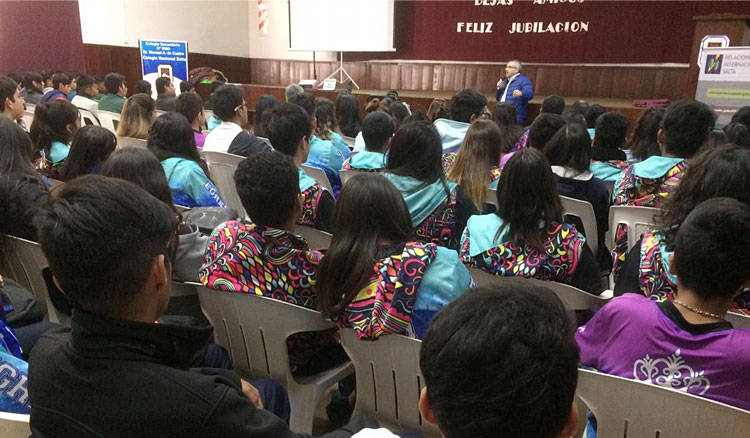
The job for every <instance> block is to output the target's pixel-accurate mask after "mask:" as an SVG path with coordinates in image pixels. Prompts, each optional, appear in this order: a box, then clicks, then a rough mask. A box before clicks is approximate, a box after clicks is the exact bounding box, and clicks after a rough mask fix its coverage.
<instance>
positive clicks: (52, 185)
mask: <svg viewBox="0 0 750 438" xmlns="http://www.w3.org/2000/svg"><path fill="white" fill-rule="evenodd" d="M48 179H49V190H50V191H53V190H59V188H60V187H62V186H63V184H65V182H63V181H60V180H59V179H54V178H48Z"/></svg>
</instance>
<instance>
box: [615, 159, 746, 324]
mask: <svg viewBox="0 0 750 438" xmlns="http://www.w3.org/2000/svg"><path fill="white" fill-rule="evenodd" d="M747 187H750V151H749V150H747V149H746V148H743V147H740V146H737V145H726V146H721V147H718V148H716V149H712V150H706V151H704V152H702V153H700V154H699V155H698V156H697V157H696V158H695V159H694V160H693V161H692V162H691V163H690V167H689V168H688V170H687V172H686V173H685V176H684V177H683V178H682V180H681V181H680V185H679V186H677V188H676V189H675V191H674V193H672V194H671V195H670V196H669V197H668V198H667V199H666V201H664V203H663V204H662V206H661V213H660V214H658V215H656V218H655V219H656V226H655V228H654V230H652V231H650V232H647V233H645V234H644V235H643V237H642V239H640V241H638V242H637V243H636V244H635V245H634V246H633V248H632V249H631V250H630V252H629V253H628V255H627V258H626V259H625V262H624V264H623V265H622V269H621V270H620V273H619V275H618V276H617V282H616V283H615V295H622V294H623V293H628V292H631V293H638V294H642V295H645V296H648V297H651V298H653V299H655V300H657V301H663V300H672V299H674V298H675V296H676V295H677V279H676V278H675V276H674V273H672V272H671V269H670V263H669V261H670V257H671V255H672V251H673V250H674V243H675V236H676V234H677V231H678V230H679V228H680V224H682V223H683V222H684V221H685V218H686V217H687V215H688V214H690V212H691V211H693V210H694V209H695V208H696V207H697V206H698V204H700V203H701V202H703V201H706V200H708V199H712V198H718V197H726V198H732V199H737V200H738V201H740V202H743V203H745V204H747V205H750V193H749V192H748V191H747ZM706 260H707V263H709V264H710V265H711V266H713V264H714V263H713V261H711V258H710V257H709V258H708V259H706ZM735 308H736V310H738V311H740V312H743V313H747V314H750V295H748V294H742V295H740V296H739V297H738V299H737V302H736V303H735Z"/></svg>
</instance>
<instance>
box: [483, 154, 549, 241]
mask: <svg viewBox="0 0 750 438" xmlns="http://www.w3.org/2000/svg"><path fill="white" fill-rule="evenodd" d="M497 187H498V189H497V215H498V216H500V218H501V219H502V220H503V222H504V223H503V225H502V226H501V227H500V229H498V230H497V235H496V238H497V237H498V236H499V235H500V234H501V233H502V232H503V231H504V230H506V229H507V230H509V231H510V240H511V242H513V243H515V244H517V245H529V246H531V247H532V248H534V249H536V250H539V251H542V250H543V249H544V246H545V242H544V239H543V237H544V236H545V235H546V233H545V230H544V229H542V230H540V229H539V221H540V220H541V221H542V222H544V224H545V225H546V226H549V224H550V222H562V205H561V204H560V195H559V194H558V192H557V183H556V182H555V177H554V176H553V175H552V169H550V165H549V162H548V161H547V159H546V158H544V155H542V153H541V152H539V151H538V150H536V149H533V148H526V149H522V150H520V151H518V152H516V153H515V154H513V156H512V157H511V158H510V160H508V163H507V164H506V165H505V168H503V173H502V174H501V175H500V181H499V183H498V185H497Z"/></svg>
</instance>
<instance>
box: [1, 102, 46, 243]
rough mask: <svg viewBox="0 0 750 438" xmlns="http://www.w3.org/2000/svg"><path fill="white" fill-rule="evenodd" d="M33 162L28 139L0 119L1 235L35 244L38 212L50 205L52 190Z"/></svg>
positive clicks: (15, 127)
mask: <svg viewBox="0 0 750 438" xmlns="http://www.w3.org/2000/svg"><path fill="white" fill-rule="evenodd" d="M31 162H32V146H31V140H30V139H29V136H28V135H26V133H25V132H24V130H23V129H22V128H21V127H20V126H18V125H17V124H16V123H14V122H13V121H12V120H10V119H7V118H5V117H0V232H2V233H5V234H10V235H12V236H17V237H21V238H24V239H28V240H34V241H35V240H36V239H37V233H36V229H35V228H34V221H33V219H34V216H35V211H36V209H37V208H38V207H39V206H41V205H44V204H46V203H47V200H48V197H49V190H48V189H47V184H45V182H44V181H43V180H42V177H41V176H40V175H39V173H37V172H36V171H35V170H34V166H33V165H32V164H31Z"/></svg>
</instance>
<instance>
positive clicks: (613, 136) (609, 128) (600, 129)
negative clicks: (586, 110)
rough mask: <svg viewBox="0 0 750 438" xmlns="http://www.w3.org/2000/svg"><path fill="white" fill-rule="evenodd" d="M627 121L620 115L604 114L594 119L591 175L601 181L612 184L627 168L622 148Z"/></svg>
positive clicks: (628, 122) (612, 112)
mask: <svg viewBox="0 0 750 438" xmlns="http://www.w3.org/2000/svg"><path fill="white" fill-rule="evenodd" d="M629 125H630V120H628V118H627V117H625V115H623V114H622V113H617V112H614V111H611V112H606V113H604V114H602V115H601V116H599V118H598V119H596V136H595V137H594V142H593V147H592V148H591V165H590V166H589V168H590V170H591V173H593V174H594V176H595V177H597V178H599V179H600V180H602V181H612V182H614V181H615V180H616V179H617V177H618V176H619V175H620V173H621V172H622V171H623V169H625V168H626V167H628V162H627V158H628V157H627V155H625V152H623V150H622V148H623V146H625V140H626V138H625V137H626V135H627V134H628V126H629Z"/></svg>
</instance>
